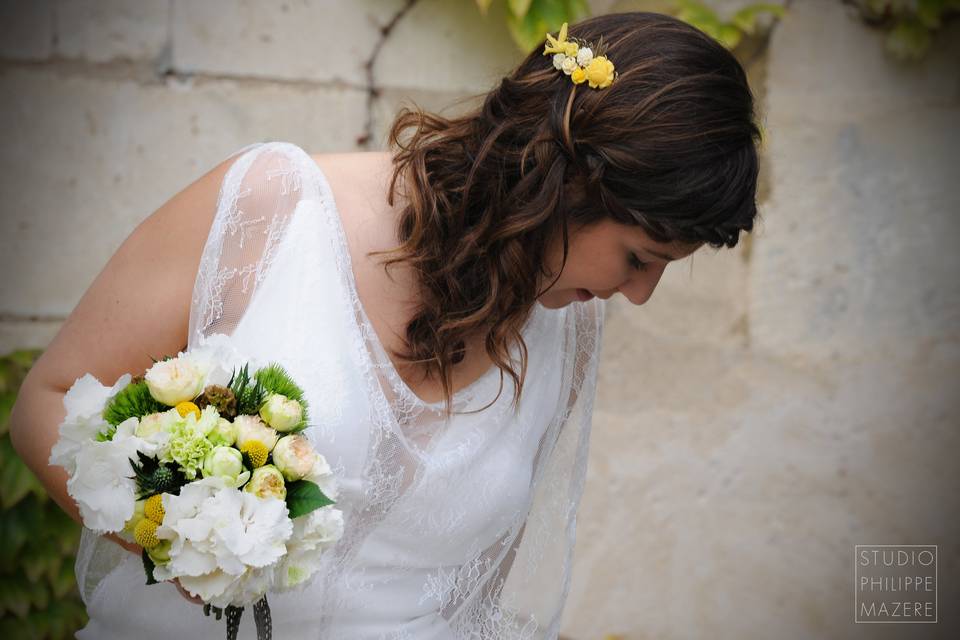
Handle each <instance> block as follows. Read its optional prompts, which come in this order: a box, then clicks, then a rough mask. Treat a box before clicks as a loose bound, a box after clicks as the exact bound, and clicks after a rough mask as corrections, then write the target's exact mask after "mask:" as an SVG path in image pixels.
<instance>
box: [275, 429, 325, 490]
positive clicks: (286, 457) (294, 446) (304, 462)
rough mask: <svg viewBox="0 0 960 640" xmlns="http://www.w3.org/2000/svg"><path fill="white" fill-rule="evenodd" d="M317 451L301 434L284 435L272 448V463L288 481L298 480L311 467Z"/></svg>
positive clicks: (308, 471)
mask: <svg viewBox="0 0 960 640" xmlns="http://www.w3.org/2000/svg"><path fill="white" fill-rule="evenodd" d="M316 461H317V452H316V451H315V450H314V448H313V445H312V444H310V440H309V439H308V438H307V437H306V436H303V435H300V434H293V435H290V436H284V437H282V438H280V440H279V441H277V446H275V447H274V448H273V464H274V465H275V466H276V467H277V469H279V470H280V473H282V474H283V477H284V478H286V479H287V481H288V482H293V481H294V480H300V479H302V478H303V477H304V476H305V475H307V474H308V473H310V471H311V470H312V469H313V465H314V463H315V462H316Z"/></svg>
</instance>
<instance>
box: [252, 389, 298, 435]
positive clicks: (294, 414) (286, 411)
mask: <svg viewBox="0 0 960 640" xmlns="http://www.w3.org/2000/svg"><path fill="white" fill-rule="evenodd" d="M260 417H261V418H263V421H264V422H266V423H267V424H269V425H270V426H271V427H273V428H274V429H276V430H277V431H283V432H287V431H290V430H291V429H293V428H294V427H296V426H297V425H298V424H300V420H301V418H303V407H301V406H300V403H299V402H297V401H296V400H292V399H290V398H288V397H287V396H283V395H280V394H279V393H272V394H270V395H269V396H267V400H266V402H264V403H263V406H261V407H260Z"/></svg>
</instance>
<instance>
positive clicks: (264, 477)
mask: <svg viewBox="0 0 960 640" xmlns="http://www.w3.org/2000/svg"><path fill="white" fill-rule="evenodd" d="M243 490H244V491H246V492H247V493H252V494H253V495H255V496H257V497H258V498H276V499H278V500H285V499H286V498H287V485H285V484H284V483H283V474H281V473H280V471H279V470H278V469H277V468H276V467H275V466H273V465H272V464H265V465H263V466H262V467H258V468H256V469H254V470H253V475H252V476H250V482H248V483H247V484H246V486H244V487H243Z"/></svg>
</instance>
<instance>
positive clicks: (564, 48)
mask: <svg viewBox="0 0 960 640" xmlns="http://www.w3.org/2000/svg"><path fill="white" fill-rule="evenodd" d="M547 42H549V43H550V44H546V45H544V46H543V54H544V55H547V54H548V53H562V54H564V55H568V56H575V55H577V52H578V51H579V50H580V45H578V44H577V43H576V42H568V41H567V23H566V22H564V23H563V25H561V27H560V33H558V34H557V37H556V38H554V37H553V36H552V35H550V34H549V33H548V34H547Z"/></svg>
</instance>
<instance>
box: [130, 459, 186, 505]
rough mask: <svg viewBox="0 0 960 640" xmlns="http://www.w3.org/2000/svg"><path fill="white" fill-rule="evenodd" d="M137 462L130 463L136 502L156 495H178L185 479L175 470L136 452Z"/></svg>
mask: <svg viewBox="0 0 960 640" xmlns="http://www.w3.org/2000/svg"><path fill="white" fill-rule="evenodd" d="M137 457H138V458H139V459H140V461H139V462H131V464H130V466H131V467H133V477H134V479H135V480H136V481H137V493H138V495H137V500H142V499H143V498H147V497H149V496H153V495H156V494H158V493H173V494H179V493H180V487H182V486H183V485H185V484H186V483H187V479H186V478H185V477H184V475H183V474H182V473H180V472H179V471H178V470H177V469H174V468H171V467H169V466H167V465H165V464H163V463H160V462H158V461H157V460H156V459H155V458H151V457H150V456H147V455H144V454H143V453H142V452H140V451H138V452H137Z"/></svg>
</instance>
